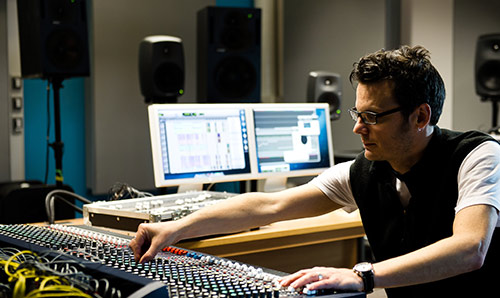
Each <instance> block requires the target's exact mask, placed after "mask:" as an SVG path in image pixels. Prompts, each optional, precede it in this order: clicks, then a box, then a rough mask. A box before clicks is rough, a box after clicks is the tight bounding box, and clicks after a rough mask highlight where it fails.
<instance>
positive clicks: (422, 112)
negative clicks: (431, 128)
mask: <svg viewBox="0 0 500 298" xmlns="http://www.w3.org/2000/svg"><path fill="white" fill-rule="evenodd" d="M415 113H416V116H417V117H416V119H417V123H416V125H417V128H418V129H419V130H421V129H423V128H424V127H425V126H427V125H428V124H429V123H430V121H431V115H432V111H431V106H430V105H429V104H427V103H423V104H421V105H420V106H418V108H417V109H416V110H415Z"/></svg>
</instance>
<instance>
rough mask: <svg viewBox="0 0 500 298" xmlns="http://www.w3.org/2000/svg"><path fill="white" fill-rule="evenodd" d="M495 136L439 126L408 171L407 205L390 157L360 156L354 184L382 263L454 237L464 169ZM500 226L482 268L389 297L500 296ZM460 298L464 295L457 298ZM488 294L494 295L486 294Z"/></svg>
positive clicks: (353, 172)
mask: <svg viewBox="0 0 500 298" xmlns="http://www.w3.org/2000/svg"><path fill="white" fill-rule="evenodd" d="M489 140H493V141H494V139H493V138H491V137H490V136H488V135H486V134H483V133H480V132H474V131H471V132H466V133H459V132H453V131H449V130H445V129H442V130H441V129H439V128H438V127H435V131H434V135H433V137H432V139H431V141H430V142H429V145H428V147H427V148H426V150H425V152H424V155H423V157H422V159H421V160H420V161H419V162H418V163H417V164H416V165H415V166H413V167H412V168H411V170H410V171H409V172H408V173H406V174H405V175H399V176H398V178H399V179H401V180H402V181H404V182H405V183H406V185H407V187H408V189H409V191H410V194H411V199H410V202H409V204H408V206H407V207H406V208H404V207H403V205H402V204H401V202H400V199H399V197H398V196H397V193H396V188H395V179H396V173H395V172H394V171H393V170H392V168H391V167H390V165H389V163H387V162H385V161H369V160H367V159H366V158H365V157H364V154H360V155H359V156H358V157H357V158H356V161H355V162H354V163H353V165H352V166H351V169H350V180H351V188H352V192H353V195H354V198H355V200H356V204H357V205H358V208H359V210H360V214H361V219H362V221H363V226H364V228H365V232H366V235H367V237H368V241H369V243H370V246H371V248H372V252H373V255H374V256H375V259H376V261H383V260H386V259H389V258H393V257H397V256H400V255H403V254H406V253H408V252H411V251H414V250H417V249H419V248H422V247H424V246H427V245H429V244H432V243H434V242H436V241H438V240H440V239H443V238H446V237H449V236H451V235H452V228H453V220H454V218H455V210H454V208H455V206H456V203H457V199H458V185H457V175H458V170H459V167H460V165H461V163H462V161H463V160H464V158H465V157H466V156H467V154H468V153H470V152H471V151H472V150H473V149H474V148H476V147H477V146H478V145H479V144H481V143H482V142H485V141H489ZM498 230H499V229H498V228H497V229H496V230H495V233H494V235H493V240H492V243H491V245H490V248H489V250H488V255H487V257H486V260H485V263H484V265H483V267H482V268H481V269H480V270H476V271H474V272H471V273H466V274H462V275H459V276H456V277H453V278H448V279H445V280H441V281H436V282H432V283H427V284H421V285H416V286H410V287H400V288H394V289H386V292H387V295H388V297H405V298H406V297H454V296H453V295H455V294H456V295H459V294H460V297H467V295H472V296H471V297H482V296H479V295H478V294H480V295H485V294H487V295H489V294H491V296H494V295H493V294H495V295H498V291H499V290H498V289H497V288H496V287H495V286H494V285H492V284H491V283H490V282H488V281H491V280H492V278H493V276H496V279H497V280H499V281H500V278H498V276H500V274H499V272H498V269H499V268H500V267H499V265H500V258H499V256H498V255H499V254H500V251H499V250H498V249H500V243H499V241H500V239H499V238H500V236H498V234H499V233H500V232H498ZM457 297H458V296H457ZM485 297H488V296H485Z"/></svg>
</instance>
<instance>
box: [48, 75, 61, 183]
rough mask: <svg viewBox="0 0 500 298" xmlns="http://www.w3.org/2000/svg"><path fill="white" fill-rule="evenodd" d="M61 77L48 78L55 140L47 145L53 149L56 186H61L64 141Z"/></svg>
mask: <svg viewBox="0 0 500 298" xmlns="http://www.w3.org/2000/svg"><path fill="white" fill-rule="evenodd" d="M63 80H64V79H63V78H61V77H53V78H49V82H50V84H51V85H52V89H53V90H54V124H55V127H54V130H55V134H56V140H55V141H54V142H53V143H51V144H50V145H49V146H50V147H51V148H52V149H53V150H54V157H55V161H56V169H55V170H56V186H57V188H62V186H63V182H64V178H63V174H62V156H63V149H64V143H63V142H62V140H61V108H60V97H59V95H60V94H59V93H60V90H61V88H62V87H63V85H62V82H63Z"/></svg>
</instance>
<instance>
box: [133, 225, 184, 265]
mask: <svg viewBox="0 0 500 298" xmlns="http://www.w3.org/2000/svg"><path fill="white" fill-rule="evenodd" d="M174 226H175V222H162V223H142V224H140V225H139V228H138V229H137V232H136V234H135V238H134V239H132V240H131V241H130V244H129V247H130V249H132V251H133V252H134V258H135V261H136V262H140V263H144V262H147V261H150V260H152V259H154V257H155V256H156V254H157V253H158V252H159V251H160V250H162V249H163V248H164V247H167V246H169V245H171V244H173V243H175V242H176V240H174V238H175V236H174V235H175V234H176V233H175V231H176V229H175V228H174Z"/></svg>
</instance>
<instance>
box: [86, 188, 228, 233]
mask: <svg viewBox="0 0 500 298" xmlns="http://www.w3.org/2000/svg"><path fill="white" fill-rule="evenodd" d="M235 195H236V194H233V193H227V192H214V191H200V192H187V193H179V194H169V195H161V196H153V197H145V198H136V199H127V200H119V201H107V202H96V203H92V204H86V205H84V206H83V218H84V222H85V224H87V225H92V226H101V227H108V228H115V229H121V230H128V231H134V232H135V231H137V227H138V226H139V224H140V223H143V222H160V221H169V220H176V219H179V218H181V217H184V216H186V215H188V214H190V213H193V212H195V211H197V210H199V209H201V208H203V207H205V206H210V205H213V204H216V203H218V202H220V201H221V200H225V199H227V198H230V197H232V196H235Z"/></svg>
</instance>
